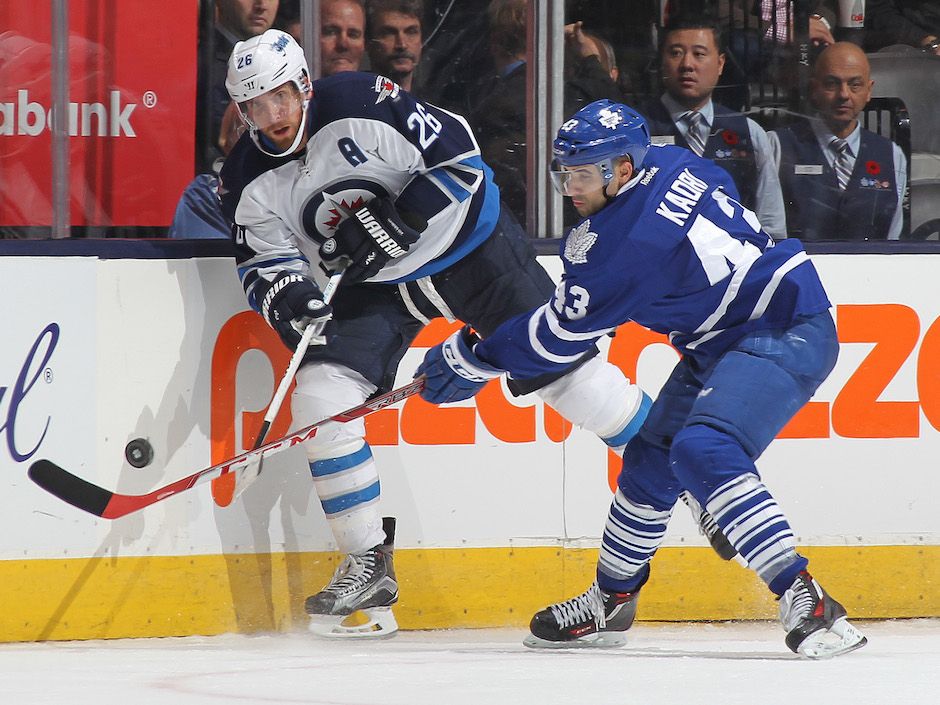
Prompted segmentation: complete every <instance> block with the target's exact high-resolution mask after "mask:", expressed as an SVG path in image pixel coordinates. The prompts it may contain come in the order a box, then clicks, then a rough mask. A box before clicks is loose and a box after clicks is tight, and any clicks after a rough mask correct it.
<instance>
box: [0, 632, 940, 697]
mask: <svg viewBox="0 0 940 705" xmlns="http://www.w3.org/2000/svg"><path fill="white" fill-rule="evenodd" d="M857 624H858V626H859V627H860V628H861V629H862V631H864V632H865V633H866V634H867V636H868V638H869V644H868V645H867V646H866V647H864V648H863V649H861V650H859V651H856V652H854V653H852V654H848V655H845V656H842V657H839V658H836V659H832V660H829V661H806V660H802V659H800V658H798V657H796V656H795V655H794V654H792V653H791V652H790V651H788V650H787V649H786V647H785V646H784V644H783V631H782V629H781V628H780V626H779V625H778V624H776V623H769V622H758V623H754V622H749V623H721V624H651V623H638V624H636V625H635V626H634V627H633V629H632V630H631V631H630V639H629V641H628V643H627V645H626V646H624V647H623V648H619V649H613V650H591V649H566V650H556V651H544V650H541V651H535V650H532V649H527V648H525V647H524V646H522V644H521V640H522V637H523V636H524V634H525V632H524V631H522V630H491V629H487V630H455V631H435V632H401V633H400V634H399V635H397V636H395V637H393V638H391V639H386V640H381V641H370V642H363V641H356V642H349V641H335V640H330V641H324V640H322V639H317V638H315V637H313V636H310V635H307V634H274V635H264V636H241V635H224V636H217V637H186V638H176V639H124V640H111V641H82V642H78V641H75V642H47V643H38V644H3V645H0V703H3V705H34V704H37V703H42V704H46V703H48V704H50V705H52V704H55V705H66V704H67V705H111V704H112V703H114V704H118V703H120V704H121V705H125V704H126V705H165V704H166V705H216V704H218V703H259V704H267V703H275V704H277V703H307V704H311V705H431V704H433V705H503V704H506V705H509V704H510V703H512V704H514V705H521V704H524V705H529V704H531V705H554V704H556V703H557V704H559V705H562V704H563V705H569V704H570V705H581V704H582V703H584V704H594V703H597V704H598V705H601V704H603V705H606V704H607V703H617V704H623V705H628V704H631V705H632V704H633V703H636V704H637V705H659V704H662V705H683V704H686V703H688V704H695V705H700V704H701V705H798V703H800V702H807V703H810V704H811V705H841V704H842V703H845V704H846V705H849V704H851V705H928V704H929V705H936V704H937V703H940V675H938V674H940V620H902V621H878V622H858V623H857Z"/></svg>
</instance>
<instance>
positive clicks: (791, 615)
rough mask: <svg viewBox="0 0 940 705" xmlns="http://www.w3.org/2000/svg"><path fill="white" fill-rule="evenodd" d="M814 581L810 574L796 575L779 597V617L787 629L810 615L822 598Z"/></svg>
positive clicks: (792, 627) (794, 626)
mask: <svg viewBox="0 0 940 705" xmlns="http://www.w3.org/2000/svg"><path fill="white" fill-rule="evenodd" d="M817 588H818V586H817V585H816V581H815V580H814V579H813V577H812V576H810V575H808V574H807V575H806V576H803V575H798V576H796V579H795V580H794V581H793V585H791V586H790V589H789V590H787V591H786V592H785V593H783V596H782V597H781V598H780V619H781V620H782V621H783V625H784V627H785V628H786V629H787V630H788V631H789V630H791V629H794V628H796V626H797V625H799V623H800V622H802V621H803V620H804V619H808V618H809V617H811V616H812V614H813V612H814V611H815V610H816V605H817V604H818V603H819V601H820V600H822V599H823V596H822V591H821V590H818V589H817Z"/></svg>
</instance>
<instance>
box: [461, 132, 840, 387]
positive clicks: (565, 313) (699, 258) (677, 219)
mask: <svg viewBox="0 0 940 705" xmlns="http://www.w3.org/2000/svg"><path fill="white" fill-rule="evenodd" d="M561 257H562V261H563V263H564V267H565V269H564V276H563V279H562V281H561V283H560V284H559V285H558V287H557V289H556V291H555V297H554V300H553V301H550V302H547V303H546V304H545V305H543V306H541V307H540V308H538V309H536V310H534V311H532V312H530V313H527V314H523V315H521V316H517V317H516V318H513V319H510V320H509V321H507V322H506V323H504V324H503V325H502V326H500V328H499V329H498V330H497V331H496V332H495V334H494V335H491V336H489V337H488V338H486V339H485V340H484V341H482V342H481V343H479V344H478V345H477V347H476V352H477V354H478V355H479V356H480V358H481V359H483V360H485V361H486V362H489V363H490V364H492V365H494V366H496V367H499V368H501V369H504V370H507V371H508V372H509V373H510V375H511V376H513V377H517V378H526V377H533V376H535V375H538V374H542V373H544V372H547V371H550V370H557V369H559V368H560V367H561V366H563V365H567V364H570V363H571V362H573V361H574V360H576V359H578V357H579V356H580V355H581V354H582V353H584V351H585V350H587V349H588V347H589V346H590V345H591V344H593V343H594V341H595V340H597V339H598V338H600V337H601V336H603V335H606V334H608V333H610V332H612V331H613V330H614V329H615V328H616V327H617V326H619V325H620V324H622V323H625V322H627V321H635V322H637V323H639V324H641V325H643V326H646V327H647V328H650V329H652V330H654V331H657V332H659V333H664V334H666V335H668V336H669V339H670V341H671V342H672V344H673V345H674V346H675V347H676V348H677V349H678V350H679V351H680V352H682V353H683V354H684V355H692V356H694V357H696V358H699V359H701V360H702V361H703V363H704V362H707V361H708V360H709V359H710V358H711V359H713V358H714V357H716V356H718V355H720V354H721V353H722V352H723V351H724V350H726V349H727V348H728V346H729V345H730V344H732V343H733V342H734V341H736V340H737V339H739V338H740V337H741V336H742V335H743V334H745V333H746V332H748V331H752V330H757V329H760V328H778V327H781V326H786V325H787V324H789V323H790V322H791V321H793V320H794V319H795V318H797V317H799V316H801V315H811V314H815V313H819V312H822V311H824V310H826V309H827V308H828V307H829V300H828V299H827V297H826V293H825V291H824V289H823V286H822V284H821V282H820V281H819V277H818V276H817V274H816V270H815V268H814V267H813V265H812V263H811V262H810V261H809V259H808V257H807V255H806V252H805V251H804V250H803V247H802V245H801V244H800V242H799V241H798V240H785V241H783V242H781V243H779V244H777V245H776V246H775V245H774V242H773V240H772V239H771V238H770V237H769V236H768V235H767V233H765V232H764V231H763V230H762V229H761V225H760V223H759V222H758V220H757V216H756V215H755V214H754V213H753V212H752V211H750V210H748V209H746V208H744V207H743V206H742V205H741V204H740V203H738V201H737V190H736V189H735V186H734V184H733V182H732V181H731V177H730V176H729V175H728V174H727V172H725V171H724V170H723V169H721V168H719V167H717V166H715V165H714V164H713V163H712V162H710V161H708V160H706V159H701V158H699V157H697V156H695V155H694V154H693V153H691V152H689V151H688V150H685V149H682V148H679V147H673V146H659V147H657V146H653V147H652V148H651V149H650V151H649V153H648V154H647V157H646V159H645V161H644V164H643V169H641V170H640V171H638V172H637V173H636V175H635V176H634V177H633V178H632V179H631V181H630V182H629V183H627V184H625V185H624V187H623V188H622V189H621V190H620V192H619V193H618V194H617V196H616V197H614V198H613V200H611V201H610V202H609V203H608V205H607V206H606V207H604V208H603V209H601V210H600V211H599V212H597V213H595V214H594V215H592V216H590V217H589V218H586V219H585V220H583V221H582V222H581V223H580V224H579V225H578V226H577V227H575V228H573V229H572V230H571V232H570V233H569V234H568V236H567V237H566V238H565V240H564V242H563V243H562V251H561Z"/></svg>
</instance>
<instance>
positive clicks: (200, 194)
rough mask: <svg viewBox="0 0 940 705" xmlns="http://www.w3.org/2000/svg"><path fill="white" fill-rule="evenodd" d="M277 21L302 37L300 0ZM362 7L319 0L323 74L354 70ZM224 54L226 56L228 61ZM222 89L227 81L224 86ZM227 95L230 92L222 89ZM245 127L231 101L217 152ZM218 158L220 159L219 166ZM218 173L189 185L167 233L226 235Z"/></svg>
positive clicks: (288, 3) (288, 2) (350, 0)
mask: <svg viewBox="0 0 940 705" xmlns="http://www.w3.org/2000/svg"><path fill="white" fill-rule="evenodd" d="M276 24H277V25H278V27H279V28H281V29H283V30H284V31H286V32H288V33H290V34H291V35H293V36H294V38H295V39H297V41H298V43H299V42H300V36H299V35H300V34H301V32H302V29H301V23H300V5H299V1H298V0H282V2H281V4H280V7H279V9H278V13H277V21H276ZM365 25H366V17H365V10H364V8H363V5H362V2H360V0H324V1H323V2H321V3H320V67H321V69H322V73H323V75H324V76H329V75H332V74H334V73H340V72H341V71H358V70H359V65H360V63H361V62H362V57H363V54H364V53H365ZM227 63H228V59H227V58H226V66H227ZM222 88H223V90H225V86H224V85H223V87H222ZM225 98H226V100H228V91H225ZM244 130H245V125H244V123H243V122H242V121H241V118H239V117H238V111H237V110H235V104H234V103H231V102H229V104H228V107H227V109H226V110H225V112H224V116H223V118H222V124H221V128H220V133H219V140H218V147H219V148H220V150H221V154H220V156H221V157H225V156H228V153H229V152H230V151H231V150H232V147H234V146H235V143H236V142H237V141H238V138H239V137H240V136H241V134H242V132H244ZM221 161H222V160H221V159H218V164H219V166H220V167H221ZM218 186H219V179H218V177H217V176H216V173H215V172H213V173H205V174H199V175H198V176H197V177H196V178H195V179H193V181H191V182H190V183H189V185H187V187H186V189H185V190H184V191H183V195H182V196H181V197H180V200H179V202H178V203H177V205H176V212H175V213H174V215H173V222H172V223H171V224H170V230H169V232H168V234H167V237H171V238H226V239H227V238H228V237H229V228H228V225H227V224H226V222H225V219H224V218H223V217H222V211H221V207H220V204H219V196H218V193H217V189H218Z"/></svg>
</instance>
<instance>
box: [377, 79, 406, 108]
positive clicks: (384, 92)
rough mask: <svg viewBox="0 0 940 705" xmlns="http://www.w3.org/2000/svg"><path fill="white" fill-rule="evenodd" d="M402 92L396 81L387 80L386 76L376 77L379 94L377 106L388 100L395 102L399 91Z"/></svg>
mask: <svg viewBox="0 0 940 705" xmlns="http://www.w3.org/2000/svg"><path fill="white" fill-rule="evenodd" d="M400 90H401V86H399V85H398V84H397V83H395V81H393V80H392V79H390V78H385V76H376V77H375V92H376V93H378V94H379V97H378V98H376V99H375V104H376V105H378V104H379V103H381V102H382V101H383V100H385V99H386V98H389V97H390V98H391V99H392V100H395V98H397V97H398V91H400Z"/></svg>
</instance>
